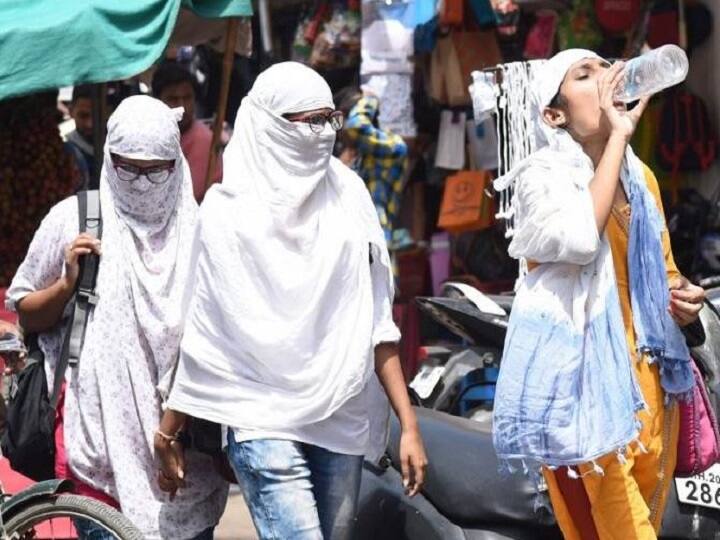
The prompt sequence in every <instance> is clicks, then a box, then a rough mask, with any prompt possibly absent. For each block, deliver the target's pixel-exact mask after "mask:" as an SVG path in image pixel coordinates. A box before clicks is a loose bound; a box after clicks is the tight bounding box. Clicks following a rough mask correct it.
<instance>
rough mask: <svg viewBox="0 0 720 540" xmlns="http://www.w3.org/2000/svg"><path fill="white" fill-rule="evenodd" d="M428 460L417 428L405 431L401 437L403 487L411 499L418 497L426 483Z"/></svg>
mask: <svg viewBox="0 0 720 540" xmlns="http://www.w3.org/2000/svg"><path fill="white" fill-rule="evenodd" d="M427 464H428V460H427V456H426V455H425V446H424V445H423V442H422V437H421V436H420V431H419V430H418V429H417V428H414V429H407V430H406V429H403V431H402V435H401V436H400V466H401V469H402V477H403V487H404V488H405V493H406V494H407V495H408V496H409V497H414V496H415V495H417V494H418V493H419V492H420V490H421V489H422V487H423V484H424V483H425V469H426V468H427Z"/></svg>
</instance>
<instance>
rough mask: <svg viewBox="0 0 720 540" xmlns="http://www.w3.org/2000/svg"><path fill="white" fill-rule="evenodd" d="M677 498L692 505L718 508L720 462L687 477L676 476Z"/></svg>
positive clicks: (719, 505)
mask: <svg viewBox="0 0 720 540" xmlns="http://www.w3.org/2000/svg"><path fill="white" fill-rule="evenodd" d="M675 488H676V489H677V494H678V500H679V501H680V502H681V503H685V504H691V505H694V506H706V507H708V508H715V509H717V510H720V463H716V464H715V465H713V466H712V467H710V468H709V469H708V470H707V471H705V472H703V473H700V474H698V475H696V476H691V477H689V478H676V479H675Z"/></svg>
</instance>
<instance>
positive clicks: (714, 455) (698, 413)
mask: <svg viewBox="0 0 720 540" xmlns="http://www.w3.org/2000/svg"><path fill="white" fill-rule="evenodd" d="M692 366H693V371H694V372H695V387H694V388H693V395H692V398H690V399H687V400H686V401H683V400H681V401H680V437H679V439H678V457H677V465H676V466H675V475H676V476H693V475H695V474H698V473H700V472H702V471H705V470H707V469H708V468H710V467H711V466H712V465H714V464H715V463H717V462H718V461H720V441H719V440H718V439H719V436H718V427H717V421H716V419H715V413H714V412H713V409H712V405H711V403H710V400H709V399H708V394H707V389H706V388H705V381H704V380H703V377H702V374H701V373H700V370H699V369H698V367H697V365H696V364H695V362H692Z"/></svg>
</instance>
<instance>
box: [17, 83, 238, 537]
mask: <svg viewBox="0 0 720 540" xmlns="http://www.w3.org/2000/svg"><path fill="white" fill-rule="evenodd" d="M177 116H178V115H177V113H176V111H172V110H170V109H169V108H168V107H167V106H166V105H164V104H163V103H162V102H160V101H158V100H155V99H152V98H149V97H144V96H137V97H131V98H128V99H126V100H125V101H123V102H122V103H121V104H120V106H119V107H118V108H117V110H116V111H115V112H114V113H113V115H112V116H111V117H110V119H109V121H108V134H107V141H106V144H105V156H104V163H103V168H102V176H101V182H100V202H101V211H102V219H103V237H102V250H101V247H100V242H98V241H96V240H93V239H92V238H91V237H88V236H86V235H84V234H83V235H78V221H79V219H78V205H77V201H76V198H75V197H71V198H69V199H67V200H64V201H62V202H61V203H59V204H58V205H56V206H55V207H54V208H53V209H52V210H51V211H50V213H49V214H48V216H47V217H46V218H45V219H44V220H43V222H42V224H41V225H40V228H39V229H38V231H37V232H36V233H35V237H34V239H33V241H32V244H31V246H30V248H29V251H28V254H27V257H26V258H25V261H24V262H23V263H22V265H21V266H20V268H19V269H18V272H17V274H16V276H15V278H14V279H13V282H12V285H11V287H10V289H9V290H8V294H7V297H8V304H9V307H10V308H11V309H14V310H17V312H18V314H19V316H20V323H21V325H22V326H23V328H24V330H25V332H30V333H38V334H39V344H40V347H41V348H42V350H43V351H44V353H45V359H46V362H47V366H48V367H47V376H48V378H49V386H48V387H49V388H52V383H53V381H52V379H53V373H54V367H55V364H56V362H57V360H58V358H59V355H60V351H61V347H62V343H63V338H64V332H65V328H66V324H65V322H66V320H67V319H66V317H67V310H66V307H67V305H68V303H69V301H70V300H71V299H72V296H73V293H74V289H75V285H76V282H77V278H78V273H79V266H78V260H79V258H80V257H82V256H83V255H85V254H88V253H91V252H95V253H98V254H100V267H99V271H98V277H97V287H96V291H97V295H98V300H97V304H96V305H95V307H94V309H93V310H92V312H91V316H90V320H89V323H88V326H87V332H86V337H85V342H84V347H83V350H82V354H81V356H80V360H79V363H78V365H77V366H76V367H71V368H69V369H68V370H67V374H66V383H65V392H64V407H62V406H61V407H59V409H60V411H59V412H60V414H59V421H58V427H57V432H56V441H57V459H56V473H57V474H58V475H59V476H60V477H67V478H71V479H73V480H74V481H75V482H76V485H77V486H78V491H79V492H80V493H82V494H87V495H91V496H94V497H97V498H99V499H102V500H104V501H105V502H108V503H110V504H113V505H115V506H117V507H118V508H120V509H121V511H122V512H123V513H124V514H125V515H126V516H128V518H130V519H131V520H132V521H133V522H134V523H135V524H136V525H137V526H138V527H139V528H140V530H141V531H142V532H143V533H144V535H145V536H146V537H147V538H166V539H173V540H175V539H190V538H196V537H197V538H212V529H213V528H214V526H215V525H216V524H217V522H218V520H219V517H220V516H221V514H222V512H223V510H224V506H225V500H226V496H227V485H226V484H225V483H224V482H223V481H222V480H221V479H220V478H219V477H218V476H217V475H216V474H215V473H214V468H213V465H212V463H211V461H210V459H209V458H205V457H204V456H200V455H192V456H188V459H190V460H192V462H193V465H192V466H193V471H194V472H196V473H197V476H196V477H194V478H193V480H192V483H191V484H190V486H189V487H188V489H187V490H186V491H185V492H183V493H182V494H181V495H180V496H178V497H177V498H175V499H174V500H173V501H170V502H169V501H167V496H166V495H165V494H164V493H162V492H161V491H160V490H159V489H158V487H157V485H156V482H155V479H156V471H157V467H156V465H155V464H154V456H153V436H154V433H155V430H156V429H157V427H158V423H159V421H160V416H161V402H162V396H161V395H160V393H159V391H158V390H157V386H158V385H159V384H160V383H161V382H162V380H163V378H164V377H168V376H169V375H170V374H171V371H172V368H173V367H174V365H175V361H176V358H177V354H178V349H179V345H180V337H181V332H182V324H183V322H184V316H185V304H186V302H185V299H184V297H183V295H184V292H185V288H186V283H185V281H186V279H188V276H189V274H190V263H191V257H190V255H191V251H190V246H191V243H192V238H193V235H194V229H195V226H196V222H197V205H196V203H195V201H194V199H193V195H192V185H191V180H190V173H189V171H188V165H187V163H186V162H185V159H184V157H183V156H182V152H181V149H180V133H179V130H178V125H177ZM63 431H64V436H63ZM79 528H80V529H81V530H80V532H81V536H82V537H92V538H105V536H103V534H102V533H99V532H98V531H93V530H92V526H91V525H90V524H82V523H81V524H80V527H79ZM86 529H87V530H86ZM105 534H107V533H105Z"/></svg>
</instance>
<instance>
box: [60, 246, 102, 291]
mask: <svg viewBox="0 0 720 540" xmlns="http://www.w3.org/2000/svg"><path fill="white" fill-rule="evenodd" d="M90 253H95V254H97V255H100V240H98V239H97V238H95V237H93V236H91V235H89V234H87V233H81V234H79V235H78V236H77V237H76V238H75V240H73V241H72V242H71V243H69V244H68V245H67V246H65V280H66V281H67V285H68V286H69V287H70V288H73V287H75V284H76V283H77V280H78V277H79V275H80V257H81V256H83V255H88V254H90Z"/></svg>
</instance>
